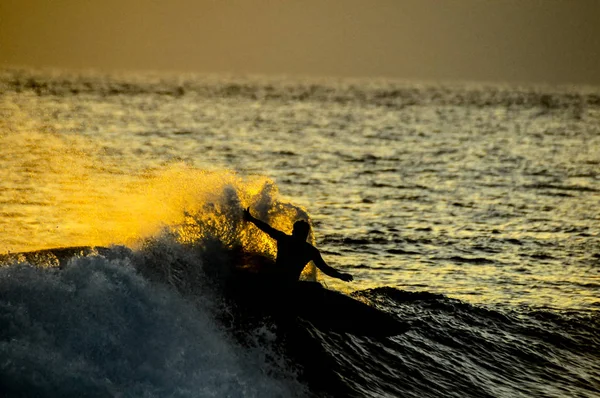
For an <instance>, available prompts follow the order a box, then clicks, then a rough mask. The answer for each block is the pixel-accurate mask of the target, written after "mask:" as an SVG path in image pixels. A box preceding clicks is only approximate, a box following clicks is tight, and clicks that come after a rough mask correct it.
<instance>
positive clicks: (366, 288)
mask: <svg viewBox="0 0 600 398" xmlns="http://www.w3.org/2000/svg"><path fill="white" fill-rule="evenodd" d="M599 122H600V91H599V90H598V89H597V88H593V87H541V86H536V87H527V86H505V85H481V84H434V83H428V84H425V83H413V82H398V81H387V80H349V79H346V80H335V79H299V78H286V77H281V78H273V77H270V78H265V77H255V76H250V77H239V76H204V75H202V76H201V75H183V74H153V73H122V74H116V73H113V74H103V73H97V72H78V73H74V72H68V71H60V70H27V69H7V70H3V71H1V72H0V164H1V166H2V167H1V168H0V187H1V190H0V215H1V216H0V261H1V263H2V266H1V267H0V391H1V395H2V396H8V397H13V396H14V397H21V396H49V397H51V396H136V397H137V396H147V397H163V396H177V397H204V396H239V397H252V396H256V397H270V396H273V397H288V396H357V397H362V396H374V397H376V396H398V397H440V396H444V397H530V396H536V397H537V396H540V397H541V396H543V397H571V396H573V397H595V396H597V395H598V394H600V366H599V365H598V363H600V362H599V361H598V360H599V359H600V358H599V354H598V353H599V352H600V339H599V337H598V336H599V331H600V318H599V315H598V308H600V296H599V294H598V292H599V290H598V288H599V287H600V274H599V272H600V268H599V267H600V200H599V199H600V174H598V170H599V165H600V155H599V154H600V123H599ZM245 207H250V208H251V209H252V212H253V214H254V215H255V216H256V217H258V218H259V219H262V220H264V221H266V222H269V223H270V224H271V225H273V226H274V227H276V228H278V229H281V230H283V231H284V232H286V233H289V232H290V231H291V227H292V223H293V222H294V221H296V220H298V219H303V220H307V221H309V222H310V223H311V225H312V234H311V236H310V240H311V242H312V243H313V244H315V246H317V247H318V248H319V249H320V250H321V252H322V254H323V257H324V258H325V260H326V261H327V262H328V263H329V264H330V265H332V266H334V267H336V268H338V269H340V270H341V271H343V272H349V273H351V274H352V275H353V276H354V279H355V281H354V282H352V283H344V282H341V281H339V280H334V279H331V278H328V277H327V276H324V275H321V274H319V273H318V272H317V271H316V270H315V269H314V268H313V267H310V266H309V267H307V269H306V270H305V272H304V274H303V279H306V280H312V281H314V280H318V281H320V282H321V283H322V284H323V285H325V286H327V287H328V288H330V289H333V290H337V291H341V292H344V293H345V294H348V295H351V296H352V297H354V298H355V299H357V300H360V301H362V302H366V303H368V304H369V305H371V306H373V307H376V308H378V309H380V310H381V311H384V312H385V313H387V314H390V315H391V316H393V317H395V318H396V319H398V320H400V321H402V322H407V323H409V324H410V325H411V326H410V330H408V331H407V332H406V333H402V334H399V335H395V336H390V337H373V336H371V337H369V336H361V335H356V334H352V333H345V332H340V331H331V330H324V329H323V328H319V327H317V326H315V325H313V324H311V323H310V322H308V321H307V320H306V319H302V318H301V317H298V318H297V319H296V318H294V319H295V320H294V321H293V322H286V323H281V322H278V321H277V320H275V319H272V318H269V317H266V318H264V319H260V320H258V321H255V320H252V322H246V321H247V320H246V319H245V318H244V314H240V313H237V312H236V309H235V308H233V307H232V305H231V302H229V301H228V298H227V297H226V294H225V293H224V291H223V289H222V284H221V282H222V281H223V280H224V278H226V277H227V272H228V270H230V269H231V268H232V267H235V266H236V265H239V264H238V263H239V261H240V260H239V258H240V257H239V256H238V254H239V253H241V252H243V253H259V254H260V255H261V256H264V257H266V258H273V257H274V255H275V244H274V242H273V241H271V240H270V239H269V238H268V237H266V236H265V235H264V234H261V232H260V231H258V230H257V229H255V228H254V227H252V226H250V225H248V224H247V223H245V222H244V221H243V220H242V213H241V209H243V208H245ZM59 248H60V249H59ZM273 300H277V298H273Z"/></svg>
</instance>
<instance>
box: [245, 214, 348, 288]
mask: <svg viewBox="0 0 600 398" xmlns="http://www.w3.org/2000/svg"><path fill="white" fill-rule="evenodd" d="M244 220H246V221H249V222H251V223H253V224H254V225H256V226H257V227H258V228H259V229H260V230H261V231H263V232H264V233H266V234H267V235H269V236H270V237H271V238H273V239H275V241H277V259H276V260H275V268H276V269H277V273H279V274H281V276H282V278H283V279H284V280H286V281H289V282H292V281H297V280H298V278H299V277H300V274H301V273H302V270H303V269H304V267H305V266H306V264H308V263H309V261H312V262H313V263H314V264H315V265H316V266H317V268H319V269H320V270H321V271H323V273H324V274H325V275H328V276H330V277H332V278H338V279H341V280H343V281H346V282H349V281H351V280H353V279H354V278H353V277H352V275H350V274H347V273H344V272H340V271H338V270H336V269H335V268H333V267H331V266H329V265H327V263H326V262H325V260H323V257H321V252H320V251H319V249H317V248H316V247H314V246H313V245H311V244H310V243H308V242H307V241H306V239H307V238H308V233H309V232H310V225H309V224H308V223H307V222H306V221H296V222H295V223H294V228H293V230H292V234H291V235H287V234H285V233H283V232H281V231H279V230H277V229H275V228H273V227H271V226H270V225H269V224H267V223H266V222H264V221H261V220H259V219H257V218H255V217H253V216H252V214H250V208H247V209H245V210H244Z"/></svg>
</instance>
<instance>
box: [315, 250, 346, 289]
mask: <svg viewBox="0 0 600 398" xmlns="http://www.w3.org/2000/svg"><path fill="white" fill-rule="evenodd" d="M312 261H313V263H315V265H316V266H317V268H319V269H320V270H321V271H323V273H324V274H325V275H327V276H331V277H332V278H338V279H341V280H343V281H345V282H350V281H352V280H354V277H353V276H352V275H350V274H347V273H344V272H340V271H338V270H337V269H335V268H333V267H331V266H329V265H328V264H327V263H326V262H325V260H323V257H322V256H321V253H320V252H319V250H318V249H317V248H315V254H314V256H313V259H312Z"/></svg>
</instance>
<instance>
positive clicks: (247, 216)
mask: <svg viewBox="0 0 600 398" xmlns="http://www.w3.org/2000/svg"><path fill="white" fill-rule="evenodd" d="M250 220H252V214H250V207H247V208H245V209H244V221H250Z"/></svg>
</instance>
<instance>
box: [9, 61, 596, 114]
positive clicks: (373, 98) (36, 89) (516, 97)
mask: <svg viewBox="0 0 600 398" xmlns="http://www.w3.org/2000/svg"><path fill="white" fill-rule="evenodd" d="M359 83H360V84H359ZM0 87H3V90H4V91H6V90H10V91H14V92H17V93H20V92H26V91H29V92H33V93H35V94H37V95H59V96H64V95H80V94H97V95H104V96H113V95H140V94H156V95H167V96H175V97H179V96H183V95H188V94H192V93H193V94H194V95H199V96H205V97H211V98H213V97H216V98H235V97H241V98H248V99H253V100H278V101H308V100H318V101H321V102H325V103H327V102H332V103H342V104H344V103H369V104H372V105H378V106H383V107H388V108H403V107H406V106H412V105H434V104H435V105H461V106H462V105H472V106H478V107H488V106H506V107H512V106H518V107H521V108H523V107H525V108H527V107H539V108H541V109H542V110H544V111H551V110H561V109H574V110H576V111H577V110H581V108H583V107H592V108H597V107H600V92H599V91H598V90H594V89H591V88H590V89H589V90H587V91H588V92H582V90H581V88H580V89H579V90H578V91H569V90H568V89H556V88H549V87H526V86H521V87H515V86H506V85H491V84H486V85H481V84H480V85H477V84H462V85H461V84H453V85H447V86H444V85H440V84H436V85H433V84H430V85H428V84H414V83H413V84H410V83H400V82H396V83H394V82H393V81H385V82H378V81H375V80H373V81H360V82H358V81H356V82H355V81H353V80H338V81H334V82H331V81H326V80H324V79H317V78H315V79H304V80H302V79H296V80H293V79H289V78H288V79H286V80H285V81H284V80H280V79H277V78H266V77H262V78H261V77H244V78H242V77H238V78H233V77H216V76H201V75H195V76H194V75H188V76H187V77H186V76H171V77H169V76H168V75H164V74H163V75H156V74H151V73H146V74H139V73H138V74H113V75H111V76H110V79H108V78H107V76H106V75H104V74H100V73H92V72H87V73H84V72H78V73H74V72H64V71H53V70H34V69H16V68H11V69H4V70H0Z"/></svg>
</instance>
